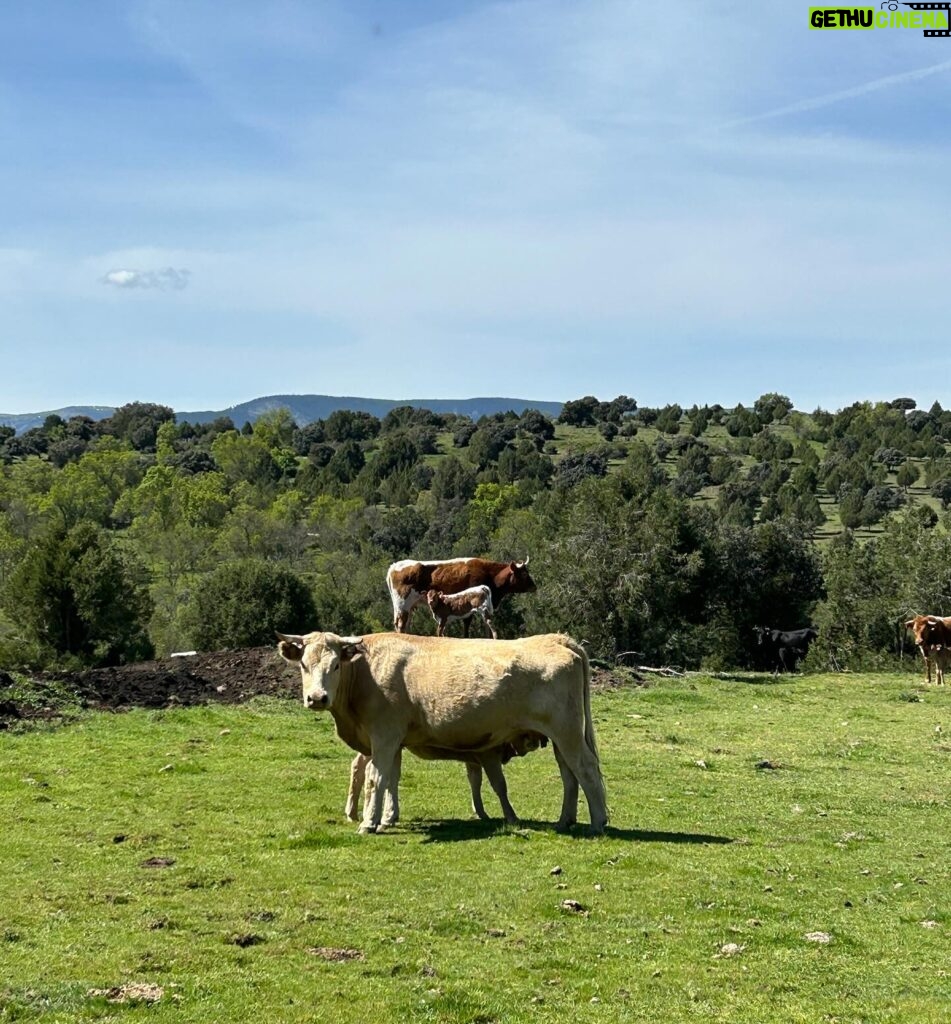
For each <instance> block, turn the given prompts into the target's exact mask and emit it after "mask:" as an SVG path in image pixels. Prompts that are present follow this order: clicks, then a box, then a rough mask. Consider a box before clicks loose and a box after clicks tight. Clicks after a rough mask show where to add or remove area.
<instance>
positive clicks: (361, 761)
mask: <svg viewBox="0 0 951 1024" xmlns="http://www.w3.org/2000/svg"><path fill="white" fill-rule="evenodd" d="M546 746H548V737H547V736H542V734H541V733H530V732H527V733H523V734H522V735H521V736H519V737H516V739H515V740H514V741H513V742H512V743H505V744H503V745H502V746H501V747H498V748H496V749H495V750H485V751H481V752H477V753H469V754H465V753H463V754H458V755H455V754H452V753H451V752H448V751H442V750H435V749H434V748H426V749H416V750H414V751H413V753H414V754H416V755H417V757H420V758H422V759H423V760H425V761H432V760H444V759H446V758H449V759H450V760H454V761H455V760H459V761H465V765H466V776H467V778H468V780H469V789H470V791H471V793H472V810H473V813H474V814H475V815H476V817H478V818H482V819H483V820H484V821H488V820H489V815H488V814H487V813H486V809H485V804H483V803H482V770H483V769H485V774H486V775H487V776H488V779H489V784H490V785H491V786H492V789H493V791H494V792H495V795H496V796H497V797H498V798H499V803H500V804H501V806H502V815H503V817H504V818H505V820H506V821H507V822H508V824H510V825H517V824H518V815H517V814H516V813H515V808H514V807H513V806H512V805H511V803H509V798H508V785H507V784H506V782H505V775H504V774H503V772H502V765H503V764H507V763H508V762H509V761H510V760H511V759H512V758H513V757H524V756H525V755H526V754H529V753H531V751H533V750H538V748H539V747H546ZM369 763H370V758H369V757H368V756H367V755H366V754H357V755H356V756H355V757H354V759H353V761H352V762H351V763H350V789H349V790H348V792H347V804H346V808H345V813H346V815H347V817H348V818H349V819H350V821H359V820H360V818H359V816H358V814H357V803H358V801H359V799H360V793H361V791H362V790H363V787H364V782H365V780H366V771H367V765H368V764H369ZM398 815H399V808H397V807H394V806H393V804H392V802H390V803H389V804H388V805H387V804H386V803H384V808H383V819H382V822H381V824H382V825H383V826H386V825H392V824H394V823H395V822H396V821H397V820H398Z"/></svg>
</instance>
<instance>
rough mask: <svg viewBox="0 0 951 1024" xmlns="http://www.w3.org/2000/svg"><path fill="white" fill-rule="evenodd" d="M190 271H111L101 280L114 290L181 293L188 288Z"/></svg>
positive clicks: (170, 268) (165, 269) (164, 269)
mask: <svg viewBox="0 0 951 1024" xmlns="http://www.w3.org/2000/svg"><path fill="white" fill-rule="evenodd" d="M190 276H191V271H190V270H185V269H183V268H182V269H176V268H175V267H163V268H162V269H161V270H128V269H116V270H110V271H108V272H107V273H106V274H104V275H103V276H102V277H101V278H100V279H99V280H100V281H101V282H102V283H103V284H109V285H112V286H113V287H114V288H158V289H160V290H162V291H181V290H182V289H183V288H187V287H188V279H189V277H190Z"/></svg>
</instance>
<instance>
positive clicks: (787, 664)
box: [753, 626, 819, 672]
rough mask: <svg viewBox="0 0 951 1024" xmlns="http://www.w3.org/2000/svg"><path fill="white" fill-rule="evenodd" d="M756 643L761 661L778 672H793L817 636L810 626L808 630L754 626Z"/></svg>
mask: <svg viewBox="0 0 951 1024" xmlns="http://www.w3.org/2000/svg"><path fill="white" fill-rule="evenodd" d="M753 632H754V633H755V634H756V642H757V644H758V645H759V649H760V653H761V654H762V658H763V661H764V662H766V663H767V664H768V665H769V667H770V668H772V669H774V671H776V672H778V671H779V670H780V669H783V671H785V672H794V671H795V670H796V665H798V664H799V662H800V661H802V659H803V658H805V656H806V655H807V654H808V653H809V645H810V644H811V643H812V641H813V640H815V639H816V637H817V636H818V635H819V631H818V630H816V629H813V628H812V627H811V626H810V627H809V628H808V629H790V630H783V629H770V628H769V627H768V626H754V627H753Z"/></svg>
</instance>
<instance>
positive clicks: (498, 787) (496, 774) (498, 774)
mask: <svg viewBox="0 0 951 1024" xmlns="http://www.w3.org/2000/svg"><path fill="white" fill-rule="evenodd" d="M482 767H483V768H484V769H485V774H486V776H487V777H488V779H489V785H490V786H491V787H492V789H493V790H495V795H496V796H497V797H498V798H499V803H500V804H501V806H502V816H503V817H504V818H505V820H506V821H507V822H508V823H509V824H510V825H517V824H518V815H517V814H516V813H515V808H514V807H513V806H512V805H511V804H510V803H509V788H508V785H507V784H506V782H505V773H504V772H503V771H502V758H501V757H499V755H498V754H497V753H495V752H494V751H486V752H485V753H483V754H482ZM480 817H481V815H480ZM486 817H488V815H486Z"/></svg>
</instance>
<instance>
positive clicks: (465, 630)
mask: <svg viewBox="0 0 951 1024" xmlns="http://www.w3.org/2000/svg"><path fill="white" fill-rule="evenodd" d="M471 623H472V616H471V615H466V616H464V617H463V620H462V635H463V637H464V638H465V639H466V640H468V639H469V626H470V624H471Z"/></svg>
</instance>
